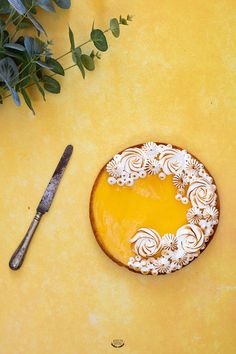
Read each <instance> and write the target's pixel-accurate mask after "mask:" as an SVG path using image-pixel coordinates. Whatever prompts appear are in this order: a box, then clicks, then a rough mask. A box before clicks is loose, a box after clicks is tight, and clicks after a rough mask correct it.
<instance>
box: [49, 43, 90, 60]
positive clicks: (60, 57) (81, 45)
mask: <svg viewBox="0 0 236 354" xmlns="http://www.w3.org/2000/svg"><path fill="white" fill-rule="evenodd" d="M90 42H92V40H91V39H89V40H88V41H86V42H84V43H82V44H80V45H79V46H78V47H77V48H81V47H83V46H84V45H85V44H88V43H90ZM70 53H72V49H71V50H69V51H68V52H66V53H64V54H62V55H60V56H59V57H57V58H56V60H60V59H62V58H64V57H65V56H66V55H68V54H70Z"/></svg>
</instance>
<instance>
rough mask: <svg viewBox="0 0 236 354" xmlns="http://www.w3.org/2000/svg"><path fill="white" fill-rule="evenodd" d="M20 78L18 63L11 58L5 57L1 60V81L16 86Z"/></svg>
mask: <svg viewBox="0 0 236 354" xmlns="http://www.w3.org/2000/svg"><path fill="white" fill-rule="evenodd" d="M18 78H19V71H18V68H17V66H16V63H15V62H14V60H13V59H11V58H8V57H6V58H3V59H1V60H0V81H3V82H5V84H6V85H9V86H14V85H15V84H16V82H17V81H18Z"/></svg>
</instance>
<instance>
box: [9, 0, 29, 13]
mask: <svg viewBox="0 0 236 354" xmlns="http://www.w3.org/2000/svg"><path fill="white" fill-rule="evenodd" d="M8 2H9V4H10V5H11V6H12V7H13V8H14V9H15V10H16V11H17V12H18V13H19V14H20V15H24V14H25V13H26V11H27V9H26V7H25V5H24V4H23V2H22V1H21V0H8Z"/></svg>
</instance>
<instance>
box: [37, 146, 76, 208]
mask: <svg viewBox="0 0 236 354" xmlns="http://www.w3.org/2000/svg"><path fill="white" fill-rule="evenodd" d="M72 152H73V146H72V145H68V146H67V147H66V149H65V151H64V153H63V155H62V157H61V159H60V161H59V163H58V165H57V167H56V169H55V172H54V173H53V175H52V178H51V180H50V182H49V183H48V186H47V188H46V190H45V192H44V194H43V196H42V199H41V201H40V203H39V205H38V207H37V211H38V212H40V213H42V214H44V213H46V212H48V210H49V209H50V206H51V205H52V201H53V198H54V196H55V194H56V191H57V188H58V186H59V183H60V181H61V178H62V176H63V174H64V171H65V169H66V166H67V164H68V162H69V160H70V157H71V154H72Z"/></svg>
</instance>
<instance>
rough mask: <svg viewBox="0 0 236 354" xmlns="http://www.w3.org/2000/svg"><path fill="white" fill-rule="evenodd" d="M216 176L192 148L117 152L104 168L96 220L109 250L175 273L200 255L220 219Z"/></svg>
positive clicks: (153, 146) (133, 266)
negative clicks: (190, 151)
mask: <svg viewBox="0 0 236 354" xmlns="http://www.w3.org/2000/svg"><path fill="white" fill-rule="evenodd" d="M219 209H220V206H219V197H218V193H217V188H216V185H215V182H214V179H213V177H212V176H211V175H210V173H209V171H208V170H207V169H206V168H205V166H204V165H203V164H202V163H201V162H200V161H199V160H198V159H197V158H196V157H194V156H193V155H191V154H190V153H189V152H187V151H186V150H183V149H181V148H179V147H177V146H172V145H171V144H163V143H156V142H147V143H145V144H141V145H136V146H132V147H129V148H127V149H125V150H123V151H122V152H120V153H118V154H116V155H115V156H114V157H113V158H112V159H111V160H110V161H108V162H107V163H106V165H105V166H104V167H103V168H102V169H101V171H100V173H99V175H98V177H97V179H96V181H95V183H94V186H93V189H92V193H91V198H90V220H91V225H92V228H93V231H94V234H95V237H96V239H97V241H98V243H99V245H100V246H101V248H102V249H103V251H104V252H105V253H106V254H107V255H108V256H109V257H110V258H111V259H112V260H114V261H115V262H116V263H118V264H119V265H122V266H125V267H127V268H128V269H129V270H133V271H135V272H138V273H142V274H151V275H163V274H168V273H172V272H175V271H176V270H179V269H181V268H183V267H185V266H187V265H188V264H190V263H191V262H192V261H193V260H194V259H195V258H197V257H198V256H199V255H200V254H201V252H202V251H204V249H205V248H206V246H207V245H208V244H209V242H210V240H211V239H212V238H213V236H214V234H215V231H216V228H217V225H218V222H219V211H220V210H219Z"/></svg>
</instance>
